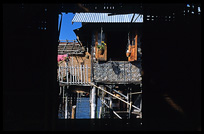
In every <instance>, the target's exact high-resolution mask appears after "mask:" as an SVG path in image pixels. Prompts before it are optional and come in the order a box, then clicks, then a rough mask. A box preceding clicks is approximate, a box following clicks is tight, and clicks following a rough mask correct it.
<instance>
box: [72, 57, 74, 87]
mask: <svg viewBox="0 0 204 134" xmlns="http://www.w3.org/2000/svg"><path fill="white" fill-rule="evenodd" d="M73 66H74V65H73V56H72V84H73V82H74V70H73Z"/></svg>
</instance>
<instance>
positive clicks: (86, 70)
mask: <svg viewBox="0 0 204 134" xmlns="http://www.w3.org/2000/svg"><path fill="white" fill-rule="evenodd" d="M88 81H89V80H88V66H87V64H86V83H88Z"/></svg>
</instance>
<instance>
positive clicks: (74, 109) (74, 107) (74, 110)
mask: <svg viewBox="0 0 204 134" xmlns="http://www.w3.org/2000/svg"><path fill="white" fill-rule="evenodd" d="M75 117H76V105H74V106H72V117H71V119H75Z"/></svg>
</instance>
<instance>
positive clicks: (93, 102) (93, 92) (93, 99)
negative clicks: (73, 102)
mask: <svg viewBox="0 0 204 134" xmlns="http://www.w3.org/2000/svg"><path fill="white" fill-rule="evenodd" d="M90 111H91V119H95V117H96V88H95V87H93V88H92V89H91V110H90Z"/></svg>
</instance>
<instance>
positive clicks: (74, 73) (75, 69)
mask: <svg viewBox="0 0 204 134" xmlns="http://www.w3.org/2000/svg"><path fill="white" fill-rule="evenodd" d="M74 78H75V79H74V83H75V84H76V65H75V66H74Z"/></svg>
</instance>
